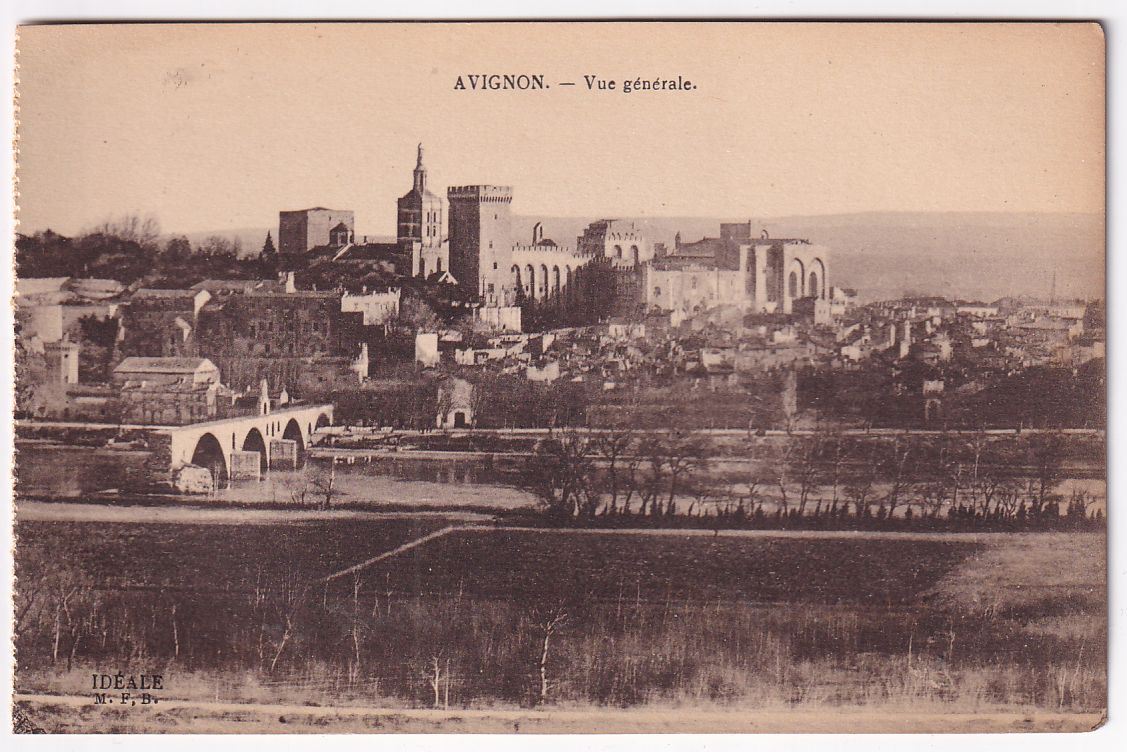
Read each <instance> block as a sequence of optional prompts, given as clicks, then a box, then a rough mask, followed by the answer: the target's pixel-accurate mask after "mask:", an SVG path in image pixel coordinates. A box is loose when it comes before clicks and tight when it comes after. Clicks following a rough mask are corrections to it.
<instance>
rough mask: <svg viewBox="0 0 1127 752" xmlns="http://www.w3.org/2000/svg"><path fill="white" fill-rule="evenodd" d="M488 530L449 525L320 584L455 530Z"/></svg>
mask: <svg viewBox="0 0 1127 752" xmlns="http://www.w3.org/2000/svg"><path fill="white" fill-rule="evenodd" d="M488 529H490V528H475V527H469V526H466V525H448V526H447V527H444V528H442V529H441V530H435V531H434V532H433V533H427V534H426V535H424V536H422V537H420V538H416V539H415V540H412V541H407V542H406V543H404V544H403V545H402V546H397V547H395V548H393V549H391V550H390V551H384V552H383V553H382V554H379V555H378V556H373V557H372V558H370V559H368V560H366V561H362V562H360V563H359V564H353V565H352V566H351V567H349V568H348V569H342V570H340V571H339V572H334V573H333V574H330V575H329V576H328V577H322V578H321V579H320V580H318V582H329V581H330V580H335V579H337V578H338V577H344V576H345V575H346V574H352V573H353V572H359V571H360V570H361V569H364V568H366V567H370V566H371V565H373V564H375V563H376V562H377V561H383V560H384V559H390V558H391V557H392V556H398V555H399V554H401V553H403V552H404V551H410V550H411V549H412V548H414V547H415V546H421V545H423V544H424V543H427V542H429V541H432V540H434V539H435V538H441V537H442V536H444V535H446V534H447V533H452V532H454V531H455V530H488Z"/></svg>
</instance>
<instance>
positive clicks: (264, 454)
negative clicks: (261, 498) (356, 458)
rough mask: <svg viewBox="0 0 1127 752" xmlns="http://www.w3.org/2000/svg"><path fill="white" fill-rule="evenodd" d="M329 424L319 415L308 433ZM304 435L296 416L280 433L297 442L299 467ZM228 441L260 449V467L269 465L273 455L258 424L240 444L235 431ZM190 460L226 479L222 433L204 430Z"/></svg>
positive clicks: (249, 449)
mask: <svg viewBox="0 0 1127 752" xmlns="http://www.w3.org/2000/svg"><path fill="white" fill-rule="evenodd" d="M328 424H329V419H328V417H327V416H325V415H324V414H322V415H320V416H318V418H317V424H316V426H314V425H312V424H310V425H308V426H307V428H308V435H309V436H311V437H312V435H313V432H314V431H315V430H316V429H317V428H321V427H323V426H327V425H328ZM305 435H306V434H304V433H303V432H302V430H301V424H300V423H298V422H297V419H296V418H290V420H289V421H288V422H287V423H286V427H285V429H284V430H283V431H282V435H281V438H283V439H287V440H289V441H293V442H294V443H295V444H296V445H297V466H298V467H301V466H302V465H303V464H304V463H305V448H306V447H305ZM229 443H230V447H231V450H236V449H237V450H238V451H243V452H258V456H259V469H260V471H261V472H263V473H265V472H266V471H267V470H269V469H270V456H269V452H268V450H267V447H266V438H265V437H264V436H263V435H262V432H261V431H259V430H258V428H251V429H250V430H249V431H247V433H246V436H244V437H243V440H242V443H241V444H239V442H238V441H237V440H236V434H234V433H232V434H231V439H230V442H229ZM191 464H193V465H198V466H200V467H206V468H207V469H208V470H209V471H211V477H212V478H213V479H214V480H215V481H216V482H219V481H225V480H227V478H228V476H229V474H230V473H229V468H228V467H227V452H224V451H223V445H222V444H221V443H220V440H219V437H217V436H216V435H215V433H212V432H208V433H205V434H203V435H202V436H200V438H199V439H198V440H197V441H196V447H195V449H194V450H193V451H192V460H191Z"/></svg>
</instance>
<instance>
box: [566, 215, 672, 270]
mask: <svg viewBox="0 0 1127 752" xmlns="http://www.w3.org/2000/svg"><path fill="white" fill-rule="evenodd" d="M576 244H577V248H578V252H579V255H581V256H586V257H594V258H606V259H609V260H610V262H611V264H612V265H614V266H615V267H616V268H625V269H634V268H636V267H638V266H639V265H641V264H644V263H646V262H648V261H649V260H650V259H652V258H653V256H654V249H653V246H652V245H650V242H649V240H647V239H646V236H645V234H644V233H643V232H642V231H641V230H640V229H639V228H638V227H637V226H636V225H635V224H634V223H633V222H628V221H625V220H621V219H600V220H598V221H597V222H592V223H591V224H589V225H587V228H586V229H585V230H584V231H583V234H582V235H581V236H579V239H578V240H577V243H576Z"/></svg>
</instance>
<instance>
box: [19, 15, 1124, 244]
mask: <svg viewBox="0 0 1127 752" xmlns="http://www.w3.org/2000/svg"><path fill="white" fill-rule="evenodd" d="M455 26H456V30H457V34H456V35H454V34H452V33H451V32H452V31H453V28H452V27H455ZM701 26H702V28H699V29H695V31H696V32H697V35H696V36H695V37H694V38H695V39H698V40H699V39H705V40H711V41H712V44H711V45H706V46H712V47H714V48H716V49H723V50H724V51H725V52H724V53H723V54H721V53H719V52H718V53H717V54H716V55H714V56H712V57H709V56H703V57H704V59H702V60H700V61H697V62H694V63H693V64H692V65H691V66H689V67H687V66H686V64H685V62H684V58H683V57H681V58H680V59H679V60H678V63H679V65H680V67H681V69H682V70H681V74H683V75H685V76H686V77H690V78H693V79H694V80H696V81H699V82H700V84H699V87H700V88H698V89H697V90H696V91H693V92H676V93H669V92H662V93H655V92H640V93H632V94H629V95H627V94H622V93H621V92H587V91H585V90H584V89H585V85H584V84H583V81H582V75H581V74H582V73H583V72H585V71H586V70H588V69H590V70H592V71H596V72H599V73H600V74H601V75H602V76H604V77H606V78H617V79H619V80H621V79H622V78H624V75H625V73H624V72H629V71H641V70H648V71H657V72H659V73H661V75H668V74H670V73H671V71H664V72H663V73H662V71H663V60H664V59H666V58H667V57H668V55H664V56H663V52H662V50H663V49H664V48H665V46H667V45H669V44H675V43H676V41H677V37H676V30H675V29H674V28H672V27H666V26H665V25H662V24H640V25H628V24H622V25H617V24H605V25H600V26H598V27H594V28H592V27H587V28H585V29H583V32H582V33H583V38H584V40H585V43H586V45H587V48H588V50H589V54H587V55H585V56H584V59H583V60H582V61H576V60H573V59H570V56H569V52H568V50H569V40H571V39H572V38H573V37H574V36H575V35H576V34H577V33H578V31H579V30H577V29H574V28H571V27H569V26H568V25H567V24H543V25H537V26H533V27H523V28H522V29H521V30H520V34H519V35H517V34H514V35H513V37H512V40H511V41H512V44H511V45H510V46H509V48H508V49H506V50H504V51H503V53H504V55H507V57H503V56H502V51H499V50H489V49H476V47H477V46H476V45H475V42H474V40H475V39H476V38H478V36H479V35H487V34H492V35H494V37H495V36H496V31H497V30H496V28H494V27H492V26H490V25H488V24H481V25H452V24H426V25H410V26H377V27H365V26H360V25H351V24H342V25H324V24H321V25H308V26H305V27H300V28H298V29H295V28H285V29H282V28H274V27H272V26H268V25H258V26H254V27H246V26H243V27H238V26H229V25H214V26H207V27H201V26H199V25H184V26H175V27H168V26H160V25H155V26H152V27H146V28H144V29H140V30H138V29H136V28H134V29H132V30H131V31H130V33H129V35H128V39H126V38H124V32H123V31H119V30H117V29H113V28H109V29H107V28H105V27H100V28H98V29H96V30H95V29H92V28H89V27H81V26H74V27H59V28H49V27H30V28H24V29H23V30H21V40H20V100H19V102H20V120H21V128H20V202H19V203H20V221H21V227H20V229H21V231H23V232H35V231H37V230H42V229H47V228H48V227H49V228H51V229H53V230H55V231H57V232H62V233H64V234H74V233H77V232H81V231H82V230H83V229H86V228H88V227H90V226H93V225H95V224H97V223H99V222H101V221H103V220H105V219H106V218H107V217H110V216H117V215H121V214H124V213H138V214H142V215H150V214H151V215H154V216H156V217H157V218H158V219H159V220H160V221H161V224H162V227H163V229H165V230H166V231H169V232H199V231H208V230H216V231H219V230H224V229H237V228H242V227H255V226H270V225H272V224H273V223H274V220H275V219H276V216H277V211H278V210H279V209H297V208H303V207H307V206H329V207H333V208H351V209H353V210H354V211H355V212H356V219H357V228H358V231H360V232H364V233H368V234H375V235H391V234H393V233H394V215H393V213H392V212H390V211H389V210H388V209H387V207H388V206H389V205H393V202H394V199H395V197H396V196H398V195H400V194H401V193H402V191H403V188H404V185H403V184H404V180H405V179H406V178H405V175H407V173H408V172H409V170H410V166H411V164H412V163H413V159H412V158H413V155H414V147H415V145H416V144H417V143H418V142H419V141H422V142H423V143H424V144H426V146H427V162H428V167H429V168H430V171H431V174H432V178H431V184H432V185H434V186H436V187H438V186H449V185H463V184H472V183H490V184H505V185H513V186H514V188H515V192H514V200H513V208H514V213H516V214H520V215H541V214H542V215H549V216H607V215H617V216H650V217H664V216H729V217H740V216H747V215H748V214H751V216H753V217H783V216H794V215H832V214H841V213H856V212H965V211H999V212H1078V213H1087V214H1093V213H1094V214H1099V213H1102V211H1103V165H1104V151H1103V127H1104V123H1103V121H1102V119H1101V118H1097V117H1095V116H1094V113H1102V111H1103V108H1102V98H1103V73H1102V47H1103V40H1102V38H1099V37H1097V36H1094V35H1099V33H1100V32H1099V31H1098V27H1095V26H1091V25H1073V26H1068V25H1066V26H1055V25H1042V26H1025V27H1022V28H1021V29H1020V30H1018V29H1013V28H1007V27H1006V26H1005V25H1002V26H1001V27H968V26H960V25H951V24H939V25H928V26H927V27H926V28H906V27H897V28H891V27H890V25H887V24H871V25H861V26H854V27H851V28H850V31H849V33H848V34H842V33H840V31H837V30H835V29H834V28H833V27H832V26H830V25H826V24H798V25H795V24H772V25H767V26H766V28H764V27H759V26H756V27H753V26H741V25H735V26H725V27H720V26H709V25H707V24H705V25H701ZM639 27H644V28H639ZM95 32H96V33H95ZM592 32H594V33H592ZM632 35H637V37H638V39H639V40H643V39H644V42H645V44H644V45H641V46H635V47H632V48H630V49H631V55H630V56H629V62H628V63H627V62H624V60H623V59H621V58H622V56H621V54H619V53H617V52H616V50H621V49H622V46H623V44H624V43H625V44H626V46H627V47H629V44H628V43H629V42H631V41H632V40H633V38H634V37H633V36H632ZM60 36H62V37H65V40H66V43H67V48H68V54H65V55H63V54H60V53H59V52H58V50H59V41H60ZM115 37H119V40H118V41H120V42H121V43H120V44H117V43H116V42H115V43H112V44H108V45H107V44H106V40H107V39H110V40H111V41H113V40H114V38H115ZM95 38H97V39H98V40H99V41H98V42H97V44H95V43H94V39H95ZM592 40H593V41H592ZM921 45H922V46H921ZM908 47H911V48H912V50H911V51H912V53H913V54H912V55H911V56H906V57H905V60H904V61H903V65H898V66H896V67H895V69H893V68H892V67H890V66H888V64H887V63H888V59H889V57H890V56H896V55H903V54H904V53H905V52H906V51H907V48H908ZM1011 48H1012V49H1011ZM278 49H285V50H286V51H287V53H286V55H284V56H278V55H277V54H276V52H277V50H278ZM475 49H476V53H471V52H470V50H475ZM745 49H754V50H755V51H756V52H755V53H752V54H744V53H743V52H742V50H745ZM420 50H422V51H425V53H426V54H425V55H420V54H418V53H419V51H420ZM51 51H53V52H51ZM616 56H617V57H616ZM796 56H797V57H800V58H801V62H802V64H803V65H802V74H801V75H800V74H798V73H795V72H794V71H792V70H789V69H788V65H787V60H788V58H792V57H796ZM991 56H998V58H999V59H1004V60H1005V61H1006V65H1005V70H1001V69H999V68H998V67H997V66H995V67H993V68H992V67H990V66H987V65H984V64H983V62H984V58H985V57H991ZM821 58H824V60H821ZM467 60H471V61H472V63H467ZM792 62H793V61H792ZM835 66H836V67H835ZM878 67H879V71H880V74H881V75H879V76H878V75H874V73H875V71H876V70H877V69H878ZM690 68H691V69H690ZM479 69H480V70H482V71H491V70H498V69H504V70H522V71H523V70H529V71H535V70H542V71H543V72H544V74H545V76H546V80H548V81H549V85H551V82H558V81H560V80H563V79H580V80H579V85H578V86H576V87H571V88H569V89H562V88H559V87H556V88H549V89H548V90H546V91H523V92H522V91H498V92H489V91H486V92H480V91H478V92H462V91H454V90H453V81H454V80H455V78H456V76H457V75H462V74H464V73H465V72H466V71H467V70H479ZM628 69H629V71H628ZM1015 69H1020V70H1021V73H1020V75H1015V74H1014V71H1015ZM655 75H657V73H655ZM448 79H449V80H448ZM282 82H284V85H281V84H282ZM740 92H743V93H742V94H741V93H740ZM702 97H710V98H712V99H713V100H715V103H714V106H709V107H703V108H702V107H700V101H699V99H700V98H702ZM389 102H392V103H394V104H393V105H391V106H388V105H387V103H389ZM61 110H69V111H70V112H71V113H72V115H71V116H68V117H65V118H58V117H52V113H55V112H58V111H61ZM688 112H691V113H692V116H691V117H686V116H685V114H686V113H688ZM679 115H681V117H678V116H679ZM662 120H665V121H667V122H668V123H669V127H667V128H654V127H653V124H654V123H656V122H660V121H662ZM1001 126H1004V127H1001ZM596 134H598V138H595V136H596ZM704 143H708V144H709V146H710V148H708V149H702V148H694V147H693V145H694V144H698V145H700V144H704ZM811 145H814V148H811ZM654 155H660V157H659V158H654ZM921 171H926V172H927V173H928V174H929V179H928V180H926V181H924V180H920V173H921ZM108 175H113V176H114V178H115V179H113V180H109V179H107V178H106V176H108ZM200 186H210V188H208V189H206V190H202V189H201V188H200ZM577 186H581V190H577V189H576V187H577Z"/></svg>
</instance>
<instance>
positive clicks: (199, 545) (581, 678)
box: [17, 518, 1106, 731]
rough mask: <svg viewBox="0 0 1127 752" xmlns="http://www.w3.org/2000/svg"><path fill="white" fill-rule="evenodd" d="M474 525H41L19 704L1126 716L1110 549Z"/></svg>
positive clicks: (1069, 540) (22, 609) (378, 719)
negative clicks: (141, 680) (105, 676)
mask: <svg viewBox="0 0 1127 752" xmlns="http://www.w3.org/2000/svg"><path fill="white" fill-rule="evenodd" d="M460 524H465V523H464V522H458V521H450V520H440V519H436V518H431V519H425V520H424V519H418V520H412V519H387V520H382V521H381V520H361V519H348V520H339V521H337V520H332V519H320V520H311V521H306V522H302V523H277V524H271V523H269V522H266V521H259V524H255V525H250V526H247V525H234V524H222V523H218V522H213V523H211V524H206V525H192V524H183V523H178V524H173V523H168V522H165V523H159V524H157V523H125V522H119V523H110V524H107V523H104V522H102V523H96V524H91V523H80V522H73V521H71V522H50V521H43V520H40V521H21V522H20V523H19V524H18V526H17V532H18V534H19V536H20V539H19V547H18V550H17V574H18V575H19V577H20V581H19V584H18V590H19V597H18V598H17V612H18V613H17V616H18V621H19V624H18V628H17V652H18V661H19V672H18V676H17V689H18V691H19V692H20V693H24V694H28V695H34V694H40V695H41V694H44V693H49V694H52V695H62V696H71V697H76V698H85V697H88V696H89V682H90V673H91V672H97V671H109V672H113V671H124V672H126V673H128V672H130V671H133V672H141V671H146V672H154V671H156V672H161V673H163V674H164V675H165V676H166V677H168V678H167V690H166V693H165V695H162V697H164V698H165V699H167V700H169V701H170V702H182V703H187V705H185V706H183V707H180V708H179V709H176V710H174V709H173V708H172V707H171V706H161V707H162V708H166V707H167V711H166V710H161V711H159V712H158V711H155V710H153V709H149V710H146V711H144V713H145V715H143V716H142V715H137V714H133V715H129V714H128V713H127V711H124V710H122V709H113V710H110V709H107V708H106V707H104V706H102V707H98V708H92V707H89V706H87V705H85V704H83V700H82V699H75V700H63V699H59V700H51V701H47V700H44V699H43V698H39V699H35V698H32V697H28V698H27V705H26V708H27V713H28V715H29V717H30V718H32V720H34V721H35V722H37V723H39V724H40V725H43V724H47V725H51V726H53V727H56V728H59V729H68V728H69V729H74V730H77V729H79V728H83V727H86V728H89V727H90V726H91V725H96V721H95V719H96V718H98V717H104V718H105V720H106V722H107V724H124V725H120V726H119V727H120V728H123V729H129V728H135V729H136V730H148V731H152V730H158V729H160V728H162V724H166V723H167V724H168V730H206V729H207V728H208V727H209V726H213V725H215V727H216V728H220V727H222V728H224V729H230V728H236V729H245V730H299V729H298V728H290V729H284V727H282V726H279V727H278V728H274V729H271V728H269V726H270V723H271V721H270V720H269V718H268V717H266V716H263V715H262V712H261V711H259V710H255V708H256V707H260V706H262V705H279V706H289V705H307V704H314V705H320V706H330V707H333V708H334V711H332V712H330V713H328V714H325V713H323V712H322V713H318V712H317V711H309V713H298V714H297V715H294V716H293V717H292V718H290V720H289V721H287V722H286V724H287V725H289V724H290V723H291V722H292V723H294V724H296V726H301V725H302V724H306V725H307V726H308V725H309V724H314V727H316V725H317V724H321V723H324V724H326V725H327V726H329V727H331V728H329V729H328V730H381V729H382V730H416V731H425V730H439V729H440V728H441V730H459V729H461V730H478V731H488V730H513V729H511V728H505V726H506V724H508V723H510V722H515V723H520V724H523V727H522V728H523V729H524V730H530V731H531V730H592V729H582V728H579V726H577V725H576V724H580V725H581V723H582V720H581V718H580V717H579V716H582V715H583V713H585V712H586V711H587V710H591V709H596V710H598V711H599V712H600V713H611V709H613V708H619V709H622V710H623V713H621V714H618V715H615V714H613V713H611V714H610V715H607V716H605V720H606V723H607V724H609V727H608V728H607V729H606V730H622V731H628V730H630V728H631V727H630V724H631V723H633V722H634V721H637V719H639V718H644V717H646V716H645V713H646V712H649V711H647V710H646V709H647V708H649V709H654V710H656V709H658V708H678V709H679V712H678V714H674V715H672V716H670V715H667V716H666V717H665V718H666V719H668V718H669V717H675V718H678V717H681V713H682V712H685V713H688V715H685V716H684V717H685V719H686V721H685V722H686V723H687V724H690V725H691V724H692V723H696V722H695V721H689V720H688V719H689V718H698V719H712V720H710V721H708V722H713V721H714V722H715V723H717V724H720V726H719V727H717V728H716V729H715V730H724V729H726V728H728V724H733V723H734V724H736V725H737V726H739V727H740V728H739V729H733V730H768V729H774V728H781V726H779V725H778V724H783V725H784V726H785V725H786V724H788V723H791V720H788V719H792V720H793V723H794V724H798V723H800V722H801V723H805V722H807V721H811V722H813V720H812V719H815V718H816V717H821V715H824V714H836V713H841V714H844V715H843V717H846V716H847V717H849V718H853V719H854V720H851V721H847V722H846V721H843V723H851V724H852V723H856V724H858V725H859V727H860V726H864V728H866V729H872V728H877V726H875V725H872V724H877V722H878V721H881V719H884V721H882V722H885V723H894V724H895V723H901V721H900V720H895V721H891V720H889V719H893V718H895V719H899V718H900V717H901V714H903V713H906V712H907V710H906V709H910V711H911V712H912V713H928V714H939V715H944V714H971V713H981V714H984V715H982V716H981V717H982V719H984V720H983V722H986V723H987V725H988V726H989V727H990V728H989V729H986V728H984V729H982V730H1009V729H1012V728H1019V727H1021V726H1020V724H1021V723H1022V722H1023V719H1025V718H1028V719H1029V723H1030V724H1034V725H1036V726H1037V727H1040V728H1050V727H1052V728H1058V727H1062V726H1061V725H1060V724H1064V727H1068V728H1070V729H1072V728H1091V727H1092V726H1093V725H1095V723H1096V722H1097V721H1098V719H1099V717H1100V714H1101V713H1102V710H1103V708H1104V707H1105V705H1106V700H1105V696H1106V681H1105V668H1104V666H1105V662H1106V606H1105V584H1104V571H1105V566H1106V565H1105V549H1104V545H1105V541H1104V538H1103V536H1102V535H1099V534H1091V533H1060V534H1029V535H978V536H958V535H948V536H925V535H915V536H895V535H880V534H842V533H838V534H832V535H831V534H822V535H804V534H801V533H790V534H778V535H772V534H770V533H757V534H755V535H740V534H727V535H719V536H715V537H714V536H712V535H708V534H701V533H700V532H699V531H698V532H697V533H696V534H687V535H679V534H676V533H672V532H665V533H662V534H650V533H647V532H645V531H642V532H639V533H637V534H631V533H627V532H623V531H619V532H617V533H601V532H593V531H583V532H576V531H570V532H569V531H551V530H547V531H539V530H507V529H503V528H502V529H485V528H482V527H481V526H480V525H478V526H477V528H476V529H459V528H458V525H460ZM444 526H446V527H452V528H453V529H451V530H447V531H445V532H444V533H443V534H442V535H441V536H438V537H433V538H432V537H428V536H429V535H430V534H431V533H433V532H435V531H436V530H440V529H443V530H444V529H445V528H444ZM420 539H423V540H422V542H419V541H420ZM413 542H414V543H417V545H414V543H413ZM412 545H414V547H411V546H412ZM59 550H67V551H68V552H69V551H73V552H74V554H73V555H71V554H69V553H68V556H67V557H66V558H65V559H60V558H59V557H57V556H53V555H51V552H57V551H59ZM388 552H393V553H391V554H389V555H386V556H384V558H380V556H381V554H388ZM366 562H370V563H366ZM356 565H362V566H359V567H356ZM353 567H355V568H354V570H353V571H349V568H353ZM342 572H343V574H341V575H340V576H338V577H336V578H333V579H330V580H328V581H324V578H325V577H326V575H330V574H333V573H342ZM76 703H77V704H76ZM193 703H195V705H193ZM200 703H212V704H214V703H218V704H220V705H223V704H225V703H227V704H230V703H237V704H239V707H238V708H237V709H236V710H231V711H229V710H228V709H224V708H217V707H210V706H209V707H203V706H198V707H197V705H199V704H200ZM242 703H248V704H247V705H243V704H242ZM189 706H190V707H189ZM534 707H535V708H538V710H535V711H532V710H529V708H534ZM349 708H351V709H352V710H346V709H349ZM374 708H382V709H383V710H379V711H376V710H373V709H374ZM427 708H435V709H434V710H426V711H424V710H423V709H427ZM522 708H523V709H522ZM627 709H629V710H627ZM816 709H817V710H819V712H820V714H821V715H817V716H816V715H815V714H812V713H810V712H809V711H812V710H816ZM338 711H339V713H343V716H341V717H338V714H339V713H338ZM400 711H402V712H400ZM689 711H691V712H689ZM734 711H741V712H740V713H734ZM99 713H104V714H105V715H104V716H99V715H98V714H99ZM122 713H126V714H125V715H122ZM231 713H234V719H232V717H231ZM310 713H312V715H310ZM569 713H576V714H579V715H577V716H575V717H574V718H573V717H572V716H569V715H568V714H569ZM506 714H513V715H512V718H510V717H509V716H508V715H506ZM631 714H637V715H631ZM714 714H719V716H715V717H714ZM725 714H727V715H725ZM991 714H994V715H991ZM1062 714H1063V715H1062ZM278 715H283V716H284V715H285V713H281V712H280V713H279V714H278ZM720 716H724V717H726V718H728V720H717V719H718V718H720ZM600 717H601V718H603V717H604V716H600ZM988 717H989V718H993V719H994V720H991V721H986V720H985V719H987V718H988ZM142 718H144V719H148V720H140V719H142ZM546 718H547V719H551V720H550V721H545V720H544V719H546ZM968 718H969V716H968ZM170 719H171V720H170ZM177 719H179V720H177ZM193 719H194V720H193ZM317 719H320V720H317ZM371 719H375V720H371ZM443 719H446V720H443ZM498 719H501V720H498ZM514 719H515V720H514ZM521 719H523V720H521ZM538 719H539V720H538ZM631 719H634V720H633V721H632V720H631ZM772 719H774V720H772ZM800 719H806V720H802V721H800ZM1038 719H1039V720H1038ZM1046 719H1056V720H1046ZM1061 719H1064V720H1061ZM1093 719H1094V720H1093ZM275 720H277V718H276V717H275ZM150 721H151V723H150ZM244 721H245V724H246V725H240V724H243V723H244ZM664 722H665V720H662V721H661V723H664ZM647 723H648V722H647ZM701 723H705V721H701ZM130 724H137V725H136V726H130ZM232 724H233V725H232ZM865 724H869V725H867V726H866V725H865ZM1015 724H1017V725H1015ZM1045 724H1048V725H1045ZM1054 724H1056V725H1054ZM641 725H642V726H645V725H646V724H645V723H642V724H641ZM937 725H939V726H941V725H942V724H937ZM796 728H797V726H795V725H790V726H787V729H788V730H796ZM654 730H660V729H654ZM664 730H670V729H668V728H666V729H664ZM858 730H860V729H858ZM942 730H951V729H950V728H945V729H942Z"/></svg>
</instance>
